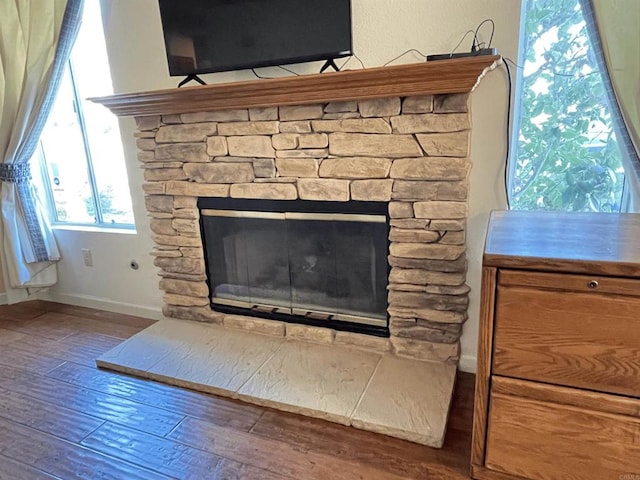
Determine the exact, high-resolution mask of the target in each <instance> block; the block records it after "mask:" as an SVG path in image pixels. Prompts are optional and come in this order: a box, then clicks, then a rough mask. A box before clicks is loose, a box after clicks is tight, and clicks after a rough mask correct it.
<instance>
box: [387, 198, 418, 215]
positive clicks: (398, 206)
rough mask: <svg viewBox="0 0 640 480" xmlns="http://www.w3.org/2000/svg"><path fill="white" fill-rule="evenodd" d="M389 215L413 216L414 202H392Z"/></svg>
mask: <svg viewBox="0 0 640 480" xmlns="http://www.w3.org/2000/svg"><path fill="white" fill-rule="evenodd" d="M389 217H391V218H412V217H413V204H411V203H406V202H390V203H389Z"/></svg>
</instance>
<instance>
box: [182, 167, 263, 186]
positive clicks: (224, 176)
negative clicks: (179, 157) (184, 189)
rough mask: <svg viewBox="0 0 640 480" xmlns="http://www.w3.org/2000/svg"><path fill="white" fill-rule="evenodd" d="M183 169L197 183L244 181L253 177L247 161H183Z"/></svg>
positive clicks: (251, 168) (249, 180) (251, 179)
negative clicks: (233, 162)
mask: <svg viewBox="0 0 640 480" xmlns="http://www.w3.org/2000/svg"><path fill="white" fill-rule="evenodd" d="M183 170H184V173H185V174H186V175H187V177H188V178H189V180H193V181H195V182H197V183H244V182H251V181H253V179H254V178H255V177H254V175H253V167H252V166H251V165H250V164H248V163H237V164H231V163H217V162H214V163H185V164H184V167H183Z"/></svg>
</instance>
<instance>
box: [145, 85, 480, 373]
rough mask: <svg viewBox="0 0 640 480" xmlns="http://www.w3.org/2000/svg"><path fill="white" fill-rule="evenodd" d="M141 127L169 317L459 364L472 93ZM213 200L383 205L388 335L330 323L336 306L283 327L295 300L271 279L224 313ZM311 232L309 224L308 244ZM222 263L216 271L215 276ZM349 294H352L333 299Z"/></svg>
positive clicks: (168, 119)
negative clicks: (210, 224) (213, 253)
mask: <svg viewBox="0 0 640 480" xmlns="http://www.w3.org/2000/svg"><path fill="white" fill-rule="evenodd" d="M136 121H137V126H138V130H139V131H138V133H137V134H136V135H137V137H138V140H137V143H138V148H139V149H140V153H139V159H140V161H141V162H142V166H143V168H144V169H145V172H144V177H145V180H146V183H145V185H144V187H143V188H144V190H145V192H146V194H147V197H146V205H147V210H148V212H149V215H150V216H151V220H150V225H151V229H152V231H153V233H154V241H155V243H156V248H155V250H154V252H153V254H154V255H155V256H156V259H155V264H156V266H158V267H159V268H160V276H161V277H162V279H161V281H160V288H161V289H162V290H163V291H164V292H165V294H164V302H165V306H164V309H163V312H164V314H165V315H166V316H168V317H172V318H179V319H187V320H199V321H205V322H215V323H218V324H222V325H224V326H225V327H229V328H244V329H250V330H254V331H259V332H261V333H267V334H270V335H280V336H288V337H293V338H304V339H305V340H309V341H314V342H320V343H325V344H326V343H337V344H353V345H356V346H359V347H365V348H369V349H373V350H376V351H379V352H392V353H395V354H397V355H400V356H408V357H413V358H416V359H420V360H435V361H443V362H456V361H457V359H458V358H459V337H460V334H461V329H462V324H463V322H464V321H465V320H466V317H467V313H466V311H467V305H468V295H467V294H468V291H469V288H468V287H467V286H466V285H465V270H466V261H465V220H466V217H467V198H468V183H467V177H468V174H469V170H470V167H471V162H470V160H469V158H468V154H469V133H470V128H471V127H470V115H469V110H468V94H436V95H420V96H409V97H399V96H392V97H386V98H379V99H366V100H359V101H337V102H322V103H316V104H306V105H285V106H273V107H262V108H246V109H228V110H216V111H204V112H193V113H183V114H168V115H154V116H140V117H136ZM206 199H231V200H234V199H235V200H253V201H257V200H260V201H263V202H270V203H271V204H273V203H276V204H277V203H278V202H282V203H283V206H284V205H285V204H286V203H287V202H293V201H304V202H307V203H312V202H317V204H318V205H323V204H325V203H327V202H330V203H331V204H332V205H333V206H334V207H332V208H334V212H335V213H337V214H339V213H348V212H350V211H353V208H354V205H358V204H365V203H367V202H376V203H383V204H384V205H385V206H386V208H385V212H384V215H385V216H387V217H388V224H389V237H388V240H389V241H388V251H385V252H384V257H386V258H387V262H388V265H385V266H387V267H388V269H387V270H388V278H387V281H386V283H385V285H384V288H385V289H386V290H387V294H386V295H387V299H386V303H387V304H388V306H387V308H386V314H388V330H387V331H388V334H389V336H388V338H384V337H380V336H371V335H367V333H366V332H364V333H358V331H357V330H356V331H348V329H346V330H345V329H343V328H335V325H336V324H335V323H331V322H328V323H327V322H326V321H325V320H331V319H330V318H327V317H326V316H324V317H323V312H324V313H326V312H325V310H326V309H323V308H315V309H314V308H309V309H308V312H310V313H306V312H302V314H301V315H298V319H300V317H305V316H306V317H307V320H311V321H307V322H305V321H304V319H303V321H302V322H301V323H296V321H295V318H292V319H291V320H292V322H285V321H282V320H281V319H280V318H281V317H279V316H278V315H272V314H277V313H278V312H277V311H275V310H271V311H270V310H269V307H272V308H273V309H276V308H280V307H283V305H281V303H282V302H281V301H280V302H278V301H276V302H275V303H276V304H275V305H271V304H270V303H269V302H268V301H265V299H264V298H262V297H269V296H273V292H271V294H270V292H268V291H267V290H268V288H267V287H264V288H263V289H262V293H261V294H260V293H256V292H257V290H256V289H259V288H260V286H259V285H253V287H254V293H256V295H257V296H258V297H260V295H262V297H261V298H262V300H260V301H259V302H255V305H253V306H252V307H255V308H254V309H253V312H252V313H251V315H238V314H237V313H234V311H233V310H229V309H228V308H227V309H225V308H218V309H217V310H218V311H216V310H215V306H216V298H218V299H219V300H218V303H220V302H223V301H224V300H223V299H220V297H221V294H218V295H217V297H216V293H215V292H214V291H211V287H212V279H211V278H208V277H207V268H206V262H205V259H206V257H205V253H204V250H203V243H202V238H201V223H200V222H201V215H202V212H203V211H204V210H205V209H202V208H200V209H199V208H198V202H199V201H200V202H201V203H202V202H206ZM341 204H342V205H344V209H343V211H342V212H341V211H340V208H339V207H340V205H341ZM336 206H337V208H336ZM252 208H253V209H254V210H255V209H257V210H258V211H260V210H261V209H260V207H256V206H254V207H252ZM206 210H216V209H215V208H214V209H210V208H207V209H206ZM227 210H228V209H227ZM231 210H233V209H231ZM320 210H322V209H320ZM282 211H283V212H284V211H286V209H284V210H282ZM203 218H204V217H203ZM209 218H210V217H209V216H207V217H206V219H209ZM225 218H229V217H228V216H227V217H225ZM308 228H311V227H310V226H309V227H308ZM275 238H276V237H271V238H265V241H276V240H275ZM304 240H305V235H304V232H300V233H299V235H298V238H297V240H296V241H297V242H298V243H301V242H303V241H304ZM307 240H308V239H307ZM234 241H237V240H234ZM361 243H362V240H361ZM230 248H231V247H230ZM300 248H303V249H304V247H300ZM366 248H369V247H366V245H363V248H362V249H363V250H365V249H366ZM378 250H380V249H378ZM353 252H355V250H353V251H352V254H353ZM308 261H313V259H308ZM374 261H375V260H374ZM216 268H217V266H215V265H213V266H212V265H210V268H209V272H211V271H213V270H215V269H216ZM367 275H370V272H368V273H367ZM344 278H346V277H343V278H342V281H345V280H344ZM336 281H341V280H340V279H337V280H336ZM213 283H215V282H213ZM226 285H227V300H232V301H233V298H231V297H234V296H233V295H231V294H229V291H230V289H232V287H229V284H228V283H227V284H226ZM214 287H215V285H214ZM218 287H219V291H221V290H220V288H221V287H220V285H218ZM245 287H247V285H245ZM214 289H215V288H214ZM342 290H344V288H343V289H342ZM236 292H237V288H236ZM338 294H340V295H342V294H345V292H344V291H343V292H341V293H338V292H334V293H333V295H338ZM354 295H359V293H354ZM234 298H235V297H234ZM212 299H213V300H214V301H213V305H214V309H212V308H211V305H212ZM355 300H357V299H355ZM227 303H229V302H227ZM272 303H274V302H272ZM352 303H353V302H352ZM355 303H358V302H357V301H356V302H355ZM232 306H233V305H227V307H232ZM286 308H290V307H286ZM299 310H300V309H299V308H298V311H299ZM343 310H344V309H343ZM343 313H344V312H343ZM351 313H353V312H351ZM345 314H347V315H348V314H349V312H346V313H345ZM335 315H336V314H335V313H334V316H335ZM385 316H386V315H385ZM261 317H262V318H261ZM386 321H387V318H384V322H385V323H386ZM385 333H386V332H385ZM378 334H380V332H379V331H378Z"/></svg>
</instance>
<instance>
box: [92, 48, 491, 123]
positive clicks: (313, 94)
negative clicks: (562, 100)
mask: <svg viewBox="0 0 640 480" xmlns="http://www.w3.org/2000/svg"><path fill="white" fill-rule="evenodd" d="M500 61H501V57H500V56H494V55H492V56H479V57H468V58H459V59H452V60H439V61H432V62H423V63H414V64H408V65H397V66H391V67H376V68H367V69H363V70H348V71H343V72H332V73H322V74H312V75H300V76H297V77H284V78H273V79H263V80H250V81H244V82H234V83H221V84H213V85H206V86H197V87H187V88H173V89H169V90H157V91H152V92H142V93H125V94H119V95H112V96H109V97H101V98H92V99H90V100H92V101H94V102H97V103H100V104H102V105H104V106H106V107H107V108H109V109H110V110H111V111H112V112H113V113H115V114H116V115H118V116H121V117H124V116H146V115H167V114H172V113H189V112H203V111H211V110H225V109H233V108H256V107H271V106H280V105H301V104H309V103H322V102H334V101H340V100H363V99H368V98H382V97H392V96H411V95H430V94H439V93H442V94H448V93H467V92H471V91H472V90H473V89H474V88H475V86H476V85H477V84H478V82H479V81H480V79H481V78H482V76H483V75H484V73H485V71H486V70H487V69H492V68H495V66H496V65H498V64H499V62H500Z"/></svg>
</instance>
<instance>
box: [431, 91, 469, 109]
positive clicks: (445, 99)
mask: <svg viewBox="0 0 640 480" xmlns="http://www.w3.org/2000/svg"><path fill="white" fill-rule="evenodd" d="M433 111H434V112H436V113H450V112H468V111H469V94H468V93H452V94H448V95H436V96H435V98H434V101H433Z"/></svg>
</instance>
